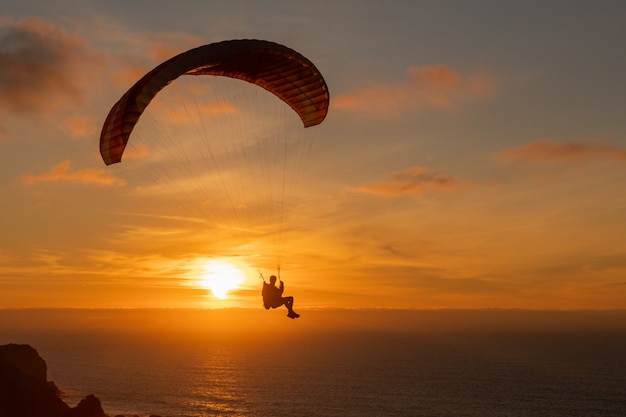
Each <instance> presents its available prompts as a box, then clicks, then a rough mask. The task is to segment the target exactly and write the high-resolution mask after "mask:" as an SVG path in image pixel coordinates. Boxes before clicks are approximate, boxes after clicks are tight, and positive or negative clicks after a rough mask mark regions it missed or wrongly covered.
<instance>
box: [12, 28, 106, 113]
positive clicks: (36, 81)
mask: <svg viewBox="0 0 626 417" xmlns="http://www.w3.org/2000/svg"><path fill="white" fill-rule="evenodd" d="M93 58H94V57H93V56H92V55H91V54H90V53H88V52H87V49H86V47H85V46H84V40H83V39H82V38H81V37H80V36H78V35H76V34H72V33H69V32H68V31H66V30H65V29H63V28H61V27H60V26H57V25H54V24H52V23H50V22H48V21H46V20H43V19H36V18H28V19H23V20H18V21H15V20H11V19H9V18H0V108H5V109H8V110H10V111H13V112H17V113H28V114H33V113H38V112H46V111H49V110H50V109H56V108H58V107H59V106H63V105H66V104H67V103H68V102H71V103H80V102H81V101H82V100H83V99H84V97H83V92H82V91H81V88H80V82H79V80H80V79H81V77H82V76H81V74H82V72H81V71H79V70H78V68H79V67H80V65H83V64H84V63H85V62H86V61H89V60H92V59H93Z"/></svg>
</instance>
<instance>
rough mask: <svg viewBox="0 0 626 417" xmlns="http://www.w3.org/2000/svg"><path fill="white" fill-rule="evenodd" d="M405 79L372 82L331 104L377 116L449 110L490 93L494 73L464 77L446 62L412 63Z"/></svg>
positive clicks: (487, 95) (493, 88)
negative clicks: (435, 109) (428, 110)
mask: <svg viewBox="0 0 626 417" xmlns="http://www.w3.org/2000/svg"><path fill="white" fill-rule="evenodd" d="M407 73H408V79H407V80H406V81H404V82H402V83H398V84H373V85H370V86H368V87H363V88H361V89H358V90H356V91H353V92H351V93H348V94H344V95H341V96H338V97H336V98H334V99H333V108H335V109H340V110H353V111H361V112H367V114H368V116H369V115H371V114H374V115H376V116H380V117H393V116H397V115H399V114H400V113H402V112H403V111H405V110H406V109H409V108H410V109H421V108H437V109H442V110H449V109H453V108H455V107H456V106H457V105H458V104H459V103H461V102H464V101H470V100H480V99H485V98H488V97H491V96H493V95H494V94H495V93H496V91H497V86H496V82H495V79H494V77H493V76H491V75H487V74H482V75H476V76H473V77H468V78H463V77H461V76H460V75H459V74H458V72H457V71H456V70H455V69H454V68H452V67H450V66H446V65H440V66H421V67H418V66H415V67H410V68H409V69H408V71H407Z"/></svg>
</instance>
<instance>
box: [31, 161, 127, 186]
mask: <svg viewBox="0 0 626 417" xmlns="http://www.w3.org/2000/svg"><path fill="white" fill-rule="evenodd" d="M21 181H22V183H23V184H26V185H36V184H40V183H79V184H95V185H103V186H122V185H124V184H125V181H124V180H122V179H119V178H115V177H113V176H112V175H110V174H109V173H107V172H106V171H105V170H104V169H80V170H77V171H72V168H71V163H70V161H63V162H61V163H59V164H57V165H55V166H54V167H53V168H52V169H51V170H50V171H48V172H43V173H41V174H25V175H23V176H22V177H21Z"/></svg>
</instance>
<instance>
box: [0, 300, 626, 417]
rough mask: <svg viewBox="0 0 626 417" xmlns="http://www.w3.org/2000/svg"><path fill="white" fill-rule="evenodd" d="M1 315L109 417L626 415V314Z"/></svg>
mask: <svg viewBox="0 0 626 417" xmlns="http://www.w3.org/2000/svg"><path fill="white" fill-rule="evenodd" d="M301 314H302V317H301V318H300V319H297V320H289V319H287V318H286V317H283V316H284V314H283V312H279V311H270V312H266V311H264V310H246V311H228V310H223V311H199V310H192V311H186V310H185V311H183V310H176V311H173V310H172V311H168V310H154V311H153V310H141V311H124V310H119V311H118V310H110V311H109V310H51V311H48V310H27V311H21V310H0V344H5V343H28V344H30V345H32V346H33V347H35V348H36V349H37V350H38V351H39V353H40V355H41V356H42V357H43V358H44V359H45V360H46V362H47V364H48V379H49V380H52V381H54V382H55V383H56V385H57V386H58V387H59V388H60V389H61V390H62V391H63V396H64V400H65V401H66V402H68V403H69V404H70V405H72V406H74V405H76V403H77V402H78V401H79V400H80V399H81V398H83V397H84V396H86V395H88V394H94V395H95V396H97V397H98V398H99V399H100V400H101V402H102V406H103V408H104V410H105V412H106V413H107V414H108V415H111V416H114V415H116V414H123V415H137V416H149V415H151V414H153V415H159V416H163V417H183V416H184V417H201V416H202V417H205V416H260V417H264V416H267V417H269V416H272V417H280V416H355V417H356V416H359V417H368V416H372V417H381V416H407V417H408V416H411V417H418V416H424V417H426V416H429V417H435V416H467V417H474V416H475V417H489V416H511V417H514V416H533V417H536V416H546V417H558V416H563V417H573V416H602V417H606V416H615V417H618V416H624V415H626V324H625V323H626V312H624V311H621V312H529V311H508V310H503V311H499V310H493V311H454V310H449V311H414V312H413V311H386V310H382V311H376V310H371V311H348V310H345V311H344V310H335V311H325V310H311V311H302V312H301Z"/></svg>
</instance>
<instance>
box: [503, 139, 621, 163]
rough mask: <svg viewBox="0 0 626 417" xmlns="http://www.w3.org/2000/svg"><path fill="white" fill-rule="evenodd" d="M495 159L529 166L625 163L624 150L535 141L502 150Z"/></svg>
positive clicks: (608, 146)
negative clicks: (591, 161)
mask: <svg viewBox="0 0 626 417" xmlns="http://www.w3.org/2000/svg"><path fill="white" fill-rule="evenodd" d="M496 158H498V159H500V160H502V161H506V162H524V163H531V164H551V163H571V162H580V161H588V160H613V161H617V162H626V149H621V148H618V147H616V146H613V145H604V144H598V143H577V142H561V143H557V142H554V141H551V140H537V141H534V142H530V143H527V144H525V145H522V146H519V147H515V148H508V149H504V150H502V151H500V152H498V153H497V154H496Z"/></svg>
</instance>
